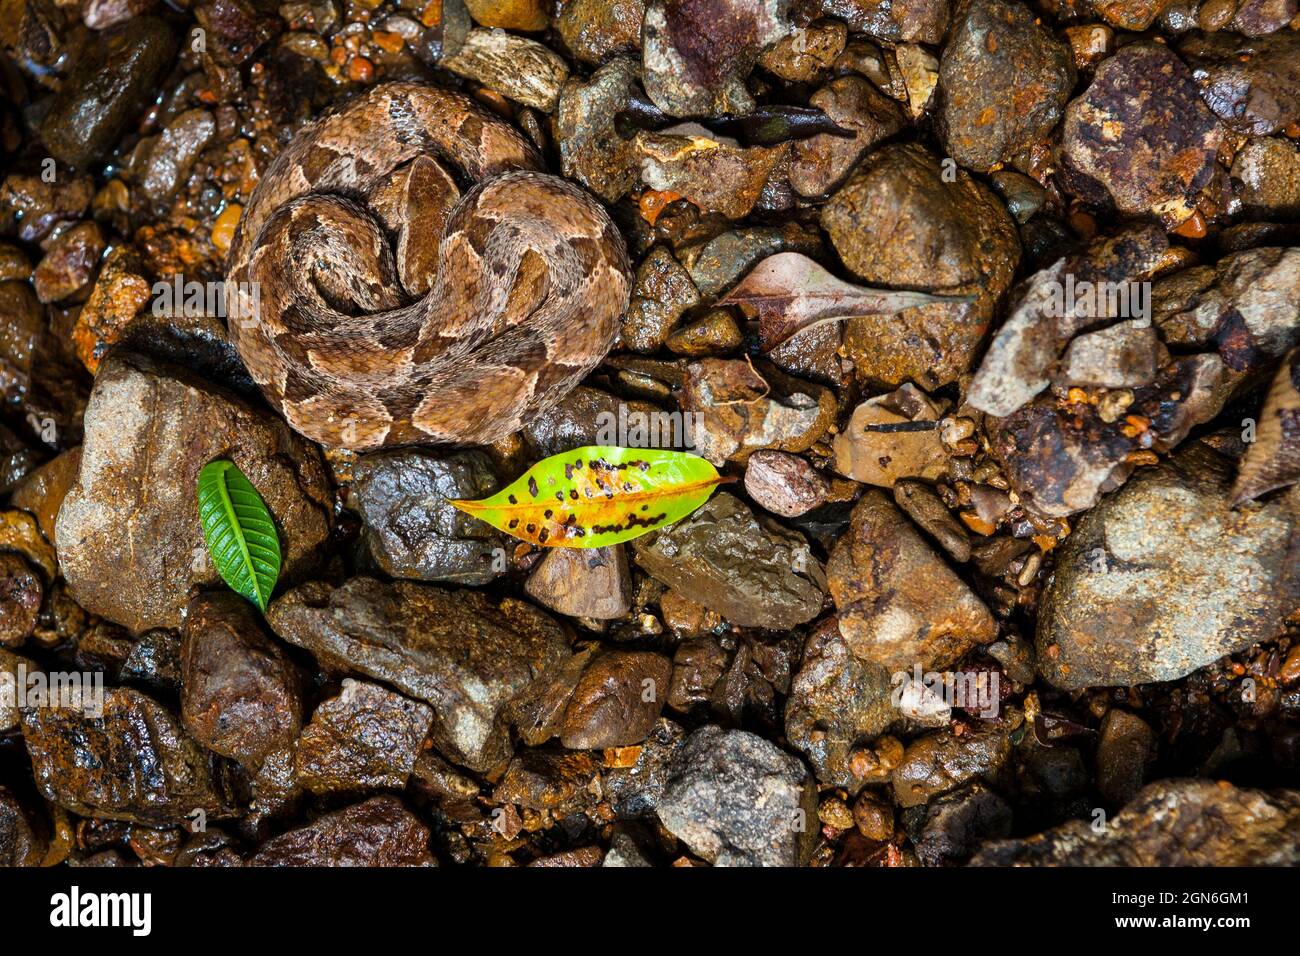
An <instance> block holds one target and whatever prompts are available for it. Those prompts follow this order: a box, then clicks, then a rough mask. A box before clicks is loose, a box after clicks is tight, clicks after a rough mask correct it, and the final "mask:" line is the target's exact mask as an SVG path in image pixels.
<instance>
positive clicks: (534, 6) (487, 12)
mask: <svg viewBox="0 0 1300 956" xmlns="http://www.w3.org/2000/svg"><path fill="white" fill-rule="evenodd" d="M465 6H467V7H469V13H470V16H472V17H473V18H474V19H475V20H477V21H478V22H479V23H481V24H483V26H485V27H499V28H500V29H502V30H523V31H525V32H528V31H535V30H545V29H546V25H547V23H548V22H549V20H550V18H549V17H548V15H547V9H546V4H544V3H543V2H542V0H465Z"/></svg>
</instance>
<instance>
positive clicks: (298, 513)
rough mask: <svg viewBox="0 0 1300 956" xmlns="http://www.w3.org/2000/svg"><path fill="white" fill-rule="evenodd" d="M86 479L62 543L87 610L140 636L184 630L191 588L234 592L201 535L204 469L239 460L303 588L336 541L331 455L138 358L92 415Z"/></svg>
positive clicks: (176, 372)
mask: <svg viewBox="0 0 1300 956" xmlns="http://www.w3.org/2000/svg"><path fill="white" fill-rule="evenodd" d="M85 428H86V438H85V443H84V444H83V446H82V454H81V470H80V472H79V474H78V478H77V482H76V483H75V484H74V485H73V486H72V488H71V489H70V490H69V491H68V494H67V497H65V498H64V500H63V507H62V508H61V509H60V510H59V517H58V521H57V522H56V525H55V539H56V544H57V546H58V551H59V563H60V565H61V567H62V570H63V574H64V576H65V577H66V578H67V582H68V589H69V590H70V591H71V592H72V595H73V597H75V598H76V599H77V601H78V603H80V604H81V605H82V606H83V607H84V608H85V609H86V610H88V611H91V612H93V613H95V614H99V615H101V616H103V617H106V618H108V619H109V620H111V621H116V622H117V623H118V624H121V625H122V626H123V627H126V628H128V629H130V630H131V631H134V632H136V633H139V632H142V631H146V630H148V629H150V628H154V627H173V628H175V627H180V625H181V623H182V622H183V621H184V615H185V606H186V604H187V602H188V600H189V592H190V589H191V588H193V587H195V586H210V585H216V586H224V585H222V583H221V577H220V575H218V573H217V569H216V568H215V567H214V566H213V564H212V562H211V561H210V560H209V559H208V555H207V547H206V545H205V544H204V542H203V532H202V529H201V528H200V526H199V508H198V498H197V495H196V493H195V490H194V489H195V486H196V482H197V480H198V474H199V470H200V469H202V468H203V466H204V465H206V464H207V463H208V462H210V461H213V460H214V459H217V458H228V459H230V460H231V461H233V462H234V463H235V464H236V465H237V466H238V467H239V469H240V470H241V471H243V473H244V474H245V475H247V476H248V480H249V481H251V482H252V484H253V487H255V488H256V489H257V490H258V492H259V493H260V494H261V496H262V499H263V500H264V501H265V502H266V505H267V507H268V508H269V509H270V511H271V514H272V515H273V516H274V518H275V521H276V524H277V526H278V530H279V533H280V547H281V553H282V554H283V556H284V566H283V570H282V571H281V576H282V577H283V578H287V579H293V578H295V577H298V576H300V575H303V574H305V573H307V572H308V571H310V570H311V569H312V568H314V566H315V565H316V564H317V561H318V559H317V550H318V548H319V547H320V545H321V544H322V543H323V542H324V541H325V539H326V537H327V535H328V534H329V527H330V500H331V495H330V491H329V484H328V481H327V479H326V476H325V469H324V466H323V464H322V462H321V458H320V453H319V452H318V451H317V449H316V447H315V446H314V445H312V444H311V443H309V442H307V441H305V440H304V439H303V438H301V437H299V436H298V435H296V434H295V433H294V432H293V431H292V430H290V428H289V426H288V425H286V424H285V423H284V422H283V421H281V420H280V419H278V418H276V417H274V416H273V415H271V414H270V413H269V412H266V411H263V410H261V409H259V408H257V407H254V406H253V405H250V404H249V403H248V402H246V401H245V400H243V399H242V398H239V397H238V396H236V395H234V394H233V393H231V392H228V391H226V390H225V389H223V388H219V387H218V386H215V385H212V384H209V383H208V382H205V381H203V380H201V379H199V378H196V377H195V376H193V375H191V374H190V373H189V372H187V371H185V370H184V369H180V368H177V367H175V366H169V365H164V364H162V363H158V362H154V361H153V360H151V359H147V358H144V357H142V356H138V355H132V354H124V353H116V354H114V355H112V356H110V357H109V358H108V359H106V360H105V361H104V363H103V365H102V366H101V367H100V370H99V374H98V376H97V377H96V379H95V388H94V390H93V391H92V392H91V395H90V403H89V404H88V405H87V406H86V419H85Z"/></svg>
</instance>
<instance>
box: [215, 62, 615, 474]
mask: <svg viewBox="0 0 1300 956" xmlns="http://www.w3.org/2000/svg"><path fill="white" fill-rule="evenodd" d="M440 160H441V161H442V162H445V163H447V164H448V165H449V166H450V167H451V170H449V169H448V168H447V167H444V166H443V165H442V164H441V163H440V162H439V161H440ZM540 168H541V160H540V159H539V158H538V155H537V153H536V152H535V151H534V149H533V148H532V147H531V146H530V145H529V144H528V142H527V141H526V140H525V139H524V138H523V136H522V135H521V134H520V133H518V132H517V131H516V130H515V129H514V128H513V127H511V126H510V125H509V124H507V123H506V122H504V121H502V120H500V119H497V118H496V117H494V116H492V115H490V114H489V113H487V112H485V111H484V110H482V109H481V108H479V107H478V106H477V105H476V104H474V103H473V102H471V101H470V100H469V99H467V98H466V97H464V96H462V95H460V94H458V93H452V92H448V91H446V90H440V89H437V88H435V87H430V86H420V85H415V84H408V83H389V84H384V85H381V86H377V87H374V88H373V89H371V90H370V91H369V92H367V93H365V94H364V95H362V96H359V97H358V98H357V99H355V100H352V101H351V102H349V103H348V104H347V105H346V106H344V107H343V108H342V109H341V110H339V111H338V112H337V113H335V114H333V115H330V116H327V117H325V118H323V119H321V120H318V121H316V122H315V123H313V124H312V125H310V126H308V127H306V128H305V129H304V130H303V131H302V132H301V133H299V134H298V136H297V137H296V138H295V139H294V140H293V142H292V143H290V144H289V146H287V147H286V148H285V150H284V152H283V153H281V155H280V156H279V157H278V158H277V159H276V161H275V162H274V163H273V164H272V166H271V168H270V169H269V170H268V171H267V173H266V175H265V176H264V177H263V179H262V181H261V182H260V183H259V184H258V186H257V188H256V189H255V190H254V192H253V196H252V199H251V200H250V202H249V204H248V207H247V209H245V211H244V215H243V218H242V219H241V221H240V225H239V229H238V231H237V233H236V235H235V238H234V241H233V243H232V245H231V249H230V259H229V268H228V270H227V275H226V279H227V282H228V283H231V284H232V286H231V287H230V288H229V289H228V291H230V292H231V293H233V292H235V291H237V290H239V289H249V288H256V289H257V290H258V297H259V299H260V303H259V305H260V307H259V309H258V310H257V312H256V313H255V314H254V316H253V317H252V318H250V319H241V318H238V317H235V318H232V319H231V320H230V327H231V336H232V338H233V339H234V342H235V345H236V347H237V348H238V349H239V354H240V355H241V356H242V357H243V360H244V363H245V364H246V365H247V366H248V370H249V372H250V373H251V374H252V376H253V379H254V380H255V381H256V382H257V383H258V384H259V385H260V386H261V387H262V391H263V392H264V393H265V395H266V397H267V399H268V400H269V401H270V402H271V403H272V404H273V405H274V406H275V407H276V408H278V409H279V410H280V411H281V412H282V414H283V415H284V417H285V418H286V419H287V420H288V421H289V423H290V424H291V425H292V426H293V427H294V428H295V429H297V430H298V431H299V432H301V433H302V434H304V435H306V436H307V437H308V438H311V439H313V440H314V441H318V442H321V443H322V444H326V445H338V446H343V447H347V448H353V449H359V450H364V449H370V448H377V447H380V446H382V445H400V444H408V443H418V442H426V443H430V442H431V443H458V444H459V443H475V444H484V443H488V442H492V441H495V440H496V439H498V438H501V437H503V436H505V435H508V434H509V433H511V432H513V431H516V430H517V429H518V428H519V427H520V426H521V425H522V424H523V423H524V422H526V421H527V420H528V419H529V418H530V417H532V416H533V415H535V414H537V412H539V411H541V410H542V409H545V408H547V407H550V406H552V405H554V404H555V403H556V402H558V401H559V400H560V399H561V398H563V397H564V395H565V394H566V393H567V392H568V391H569V390H570V389H571V388H573V386H575V385H577V384H578V382H579V381H580V380H581V379H582V378H583V376H585V375H586V374H587V373H588V372H589V371H590V370H591V369H592V368H593V367H594V366H595V365H596V364H597V363H598V362H600V360H601V359H602V358H604V357H605V354H606V353H607V352H608V351H609V350H610V348H611V347H612V345H613V343H614V339H615V336H616V335H617V331H618V325H619V320H620V317H621V316H622V314H623V312H624V311H625V309H626V307H627V303H628V295H629V289H630V285H631V282H630V276H629V267H628V261H627V251H626V249H625V247H624V244H623V238H622V236H621V235H620V234H619V232H618V229H617V228H616V227H615V226H614V224H613V223H612V222H611V221H610V218H609V215H608V214H607V213H606V212H605V210H604V208H602V207H601V206H600V204H599V203H598V202H597V201H596V200H595V199H593V198H592V197H590V196H588V195H587V194H586V193H584V192H583V191H582V190H581V189H579V188H578V187H576V186H573V185H571V184H570V183H567V182H565V181H564V180H562V179H559V178H557V177H555V176H549V175H546V174H544V173H541V172H538V171H537V170H539V169H540ZM452 170H454V174H455V176H458V177H459V178H460V180H461V181H465V182H468V183H473V184H476V185H473V188H470V189H468V191H467V192H465V193H464V194H463V195H462V194H461V189H460V185H459V183H458V180H457V178H455V176H454V175H453V172H452ZM249 282H256V283H258V285H257V286H247V285H245V283H249ZM227 301H234V300H233V299H229V298H228V299H227Z"/></svg>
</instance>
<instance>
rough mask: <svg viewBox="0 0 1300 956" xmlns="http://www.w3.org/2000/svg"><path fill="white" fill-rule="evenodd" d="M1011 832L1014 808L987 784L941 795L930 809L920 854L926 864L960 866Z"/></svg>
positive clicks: (917, 851)
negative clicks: (977, 852) (986, 846)
mask: <svg viewBox="0 0 1300 956" xmlns="http://www.w3.org/2000/svg"><path fill="white" fill-rule="evenodd" d="M1010 834H1011V807H1009V806H1007V802H1006V801H1005V800H1003V799H1002V798H1001V797H999V796H998V795H997V794H996V793H994V792H993V791H992V790H990V789H989V788H988V787H985V786H984V785H983V784H979V783H975V784H971V785H970V786H969V787H967V788H965V789H963V790H958V791H957V792H955V793H948V794H944V795H943V796H941V797H938V798H937V799H935V800H934V802H932V803H931V804H930V806H929V807H928V808H927V813H926V817H925V823H924V825H923V827H922V829H921V836H920V838H919V839H918V840H917V841H916V855H917V856H918V857H919V858H920V860H921V862H922V863H924V864H925V865H926V866H959V865H961V864H963V863H965V862H966V861H967V860H968V859H970V857H971V855H972V854H973V853H974V852H975V851H976V850H978V849H979V848H980V847H981V846H982V845H983V844H985V843H987V842H989V841H990V840H999V839H1002V838H1003V837H1007V836H1010Z"/></svg>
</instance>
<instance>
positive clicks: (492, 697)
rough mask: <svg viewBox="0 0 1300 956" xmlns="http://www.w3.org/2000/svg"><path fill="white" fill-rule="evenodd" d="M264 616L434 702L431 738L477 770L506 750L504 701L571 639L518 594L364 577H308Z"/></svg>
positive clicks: (333, 661)
mask: <svg viewBox="0 0 1300 956" xmlns="http://www.w3.org/2000/svg"><path fill="white" fill-rule="evenodd" d="M267 620H268V621H269V622H270V624H271V627H272V628H273V629H274V630H275V632H276V634H278V635H279V636H280V637H282V638H284V639H285V640H286V641H289V642H290V643H293V644H296V645H298V646H299V647H302V648H305V649H306V650H308V651H310V652H311V653H312V654H313V655H315V656H316V657H317V658H318V660H319V661H320V662H321V663H322V664H323V665H325V666H327V667H331V668H334V669H338V670H343V671H354V672H357V673H361V674H365V675H366V676H367V677H372V678H374V679H375V680H381V681H385V682H387V683H389V684H391V685H393V686H394V687H396V688H397V689H398V690H400V691H402V692H403V693H404V694H407V695H409V696H411V697H416V698H418V699H420V700H423V701H427V702H428V703H430V704H432V705H433V709H434V714H435V719H434V726H433V731H432V735H431V736H432V740H433V742H434V745H435V746H436V747H438V749H439V750H441V751H442V752H443V753H445V754H446V755H447V756H448V757H450V758H451V759H452V760H454V761H456V762H457V763H460V764H463V765H464V766H466V767H469V768H470V769H471V770H478V771H486V770H488V769H490V768H491V767H493V766H494V765H496V764H498V763H500V762H501V761H503V760H505V759H506V758H507V757H509V756H510V737H509V733H508V729H507V726H506V720H505V717H504V714H503V710H504V708H505V706H506V704H508V703H509V702H510V700H511V699H512V698H513V697H515V695H516V694H518V693H519V692H520V691H522V690H523V689H524V688H525V687H526V686H527V685H528V684H529V683H530V682H531V681H532V680H533V679H534V678H535V677H537V676H539V675H540V674H541V673H542V672H543V671H544V670H546V669H547V668H548V667H550V666H552V665H554V664H556V663H558V662H559V661H560V660H561V659H562V658H563V657H565V656H566V654H567V653H568V646H569V636H568V634H567V633H566V632H565V630H564V629H563V628H562V627H561V626H560V625H558V624H556V623H555V622H554V621H552V620H551V619H550V618H549V617H547V616H546V615H545V614H543V613H542V612H540V611H538V610H537V609H536V608H534V607H532V606H531V605H528V604H525V603H523V602H522V601H517V600H514V599H513V598H505V599H504V600H502V601H501V602H500V603H499V604H498V603H495V602H493V601H492V600H490V599H489V598H488V597H486V596H485V595H483V594H479V593H477V592H473V591H448V590H444V589H443V588H440V587H436V586H434V585H428V584H414V583H411V582H407V581H398V582H396V583H393V584H385V583H383V582H380V581H377V580H375V579H374V578H366V577H357V578H352V579H351V580H349V581H348V582H347V583H345V584H344V585H342V586H341V587H337V588H335V587H331V586H330V585H328V584H325V583H324V582H320V581H313V582H311V583H309V584H305V585H303V586H302V587H299V588H296V589H295V590H292V591H290V592H288V593H287V594H285V595H284V597H282V598H280V599H279V600H278V601H276V602H275V603H274V604H272V605H271V607H270V609H269V611H268V612H267Z"/></svg>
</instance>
